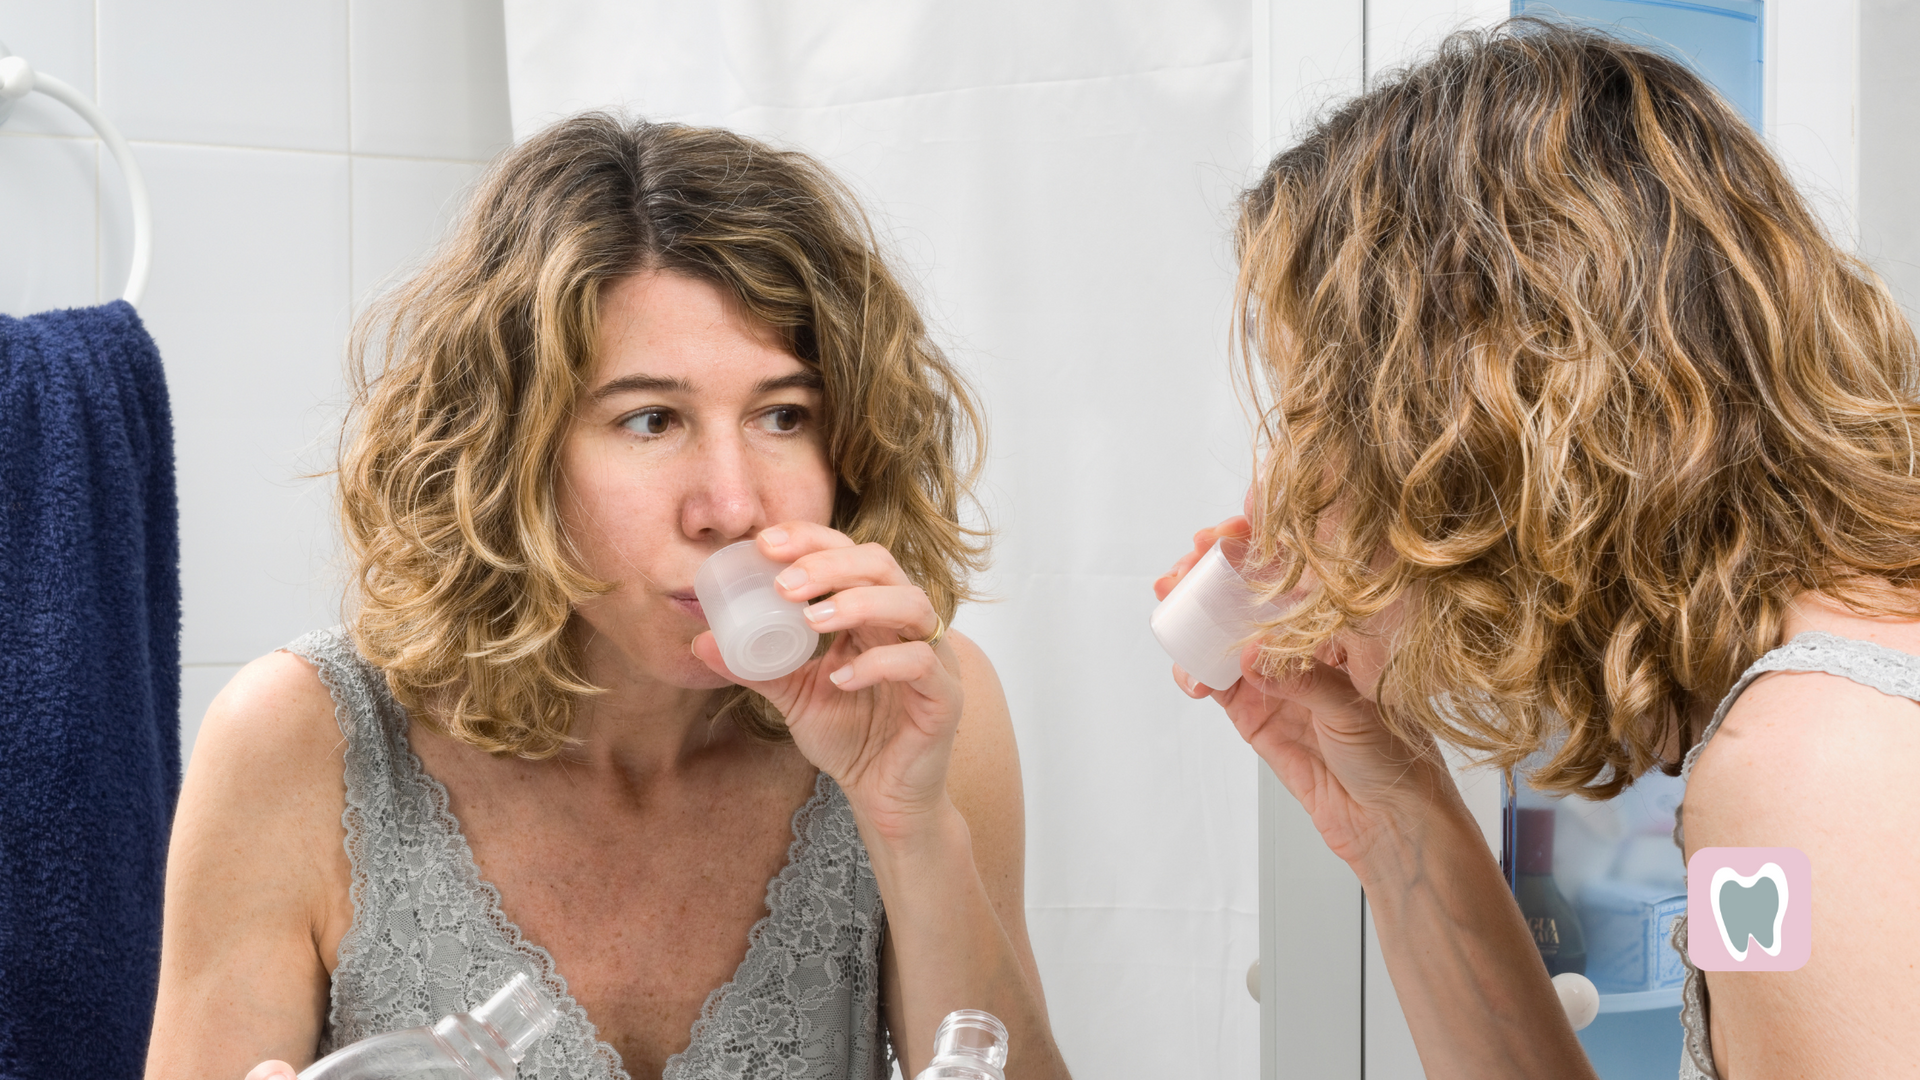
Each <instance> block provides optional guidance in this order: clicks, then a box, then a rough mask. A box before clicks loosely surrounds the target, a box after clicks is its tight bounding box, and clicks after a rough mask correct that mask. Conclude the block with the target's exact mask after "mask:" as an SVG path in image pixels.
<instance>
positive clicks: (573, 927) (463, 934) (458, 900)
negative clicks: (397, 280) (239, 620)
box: [148, 115, 1066, 1080]
mask: <svg viewBox="0 0 1920 1080" xmlns="http://www.w3.org/2000/svg"><path fill="white" fill-rule="evenodd" d="M356 350H357V352H358V353H359V354H360V355H361V356H362V357H363V358H365V357H368V356H370V355H375V356H379V357H381V358H383V359H384V361H385V364H384V370H383V371H382V372H381V373H380V374H379V375H378V376H377V377H375V378H372V379H371V380H370V381H363V383H362V387H361V393H360V395H359V397H358V403H357V406H356V413H355V416H354V417H353V419H352V422H351V432H352V434H351V437H350V439H349V440H348V441H347V442H346V443H345V444H344V451H343V455H342V460H341V466H340V473H339V475H340V487H339V492H340V494H339V498H340V515H341V520H342V522H343V525H344V529H345V533H346V540H347V550H348V551H349V553H350V555H351V558H352V560H353V565H354V568H355V574H354V576H353V584H354V586H355V590H356V597H355V599H356V601H357V602H356V604H355V610H354V614H353V617H352V622H351V624H350V627H348V628H345V629H342V630H337V631H331V632H323V633H319V634H315V635H309V636H308V637H306V638H303V639H301V640H300V641H298V642H295V643H294V644H293V645H291V646H289V647H288V649H287V650H285V651H280V652H276V653H273V654H271V655H269V656H266V657H263V658H261V659H260V660H257V661H255V662H254V663H253V664H251V665H249V666H248V667H247V668H246V669H244V670H243V671H242V672H241V673H240V674H239V675H238V676H236V677H235V679H234V681H233V682H232V683H231V684H230V685H229V686H228V687H227V688H226V689H225V690H224V691H223V692H222V693H221V695H220V697H219V698H218V699H217V700H216V701H215V703H214V705H213V707H212V708H211V709H210V711H209V713H208V715H207V718H206V721H205V724H204V726H203V727H202V728H201V733H200V737H199V743H198V744H197V746H196V749H195V754H194V758H193V764H192V768H191V770H190V771H189V773H188V775H187V777H186V783H185V790H184V792H183V794H182V798H181V802H180V808H179V811H178V816H177V818H176V823H175V830H174V836H173V845H172V852H171V859H170V863H169V866H168V881H167V907H166V921H165V930H164V945H163V949H162V960H161V985H160V992H159V1004H158V1009H157V1016H156V1020H155V1024H154V1036H153V1043H152V1048H151V1051H150V1055H149V1060H148V1076H149V1077H151V1078H153V1080H161V1078H187V1077H192V1078H196V1080H197V1078H203V1077H219V1076H227V1077H235V1078H238V1077H241V1076H243V1075H250V1076H252V1077H253V1078H255V1080H260V1078H263V1077H269V1076H279V1075H291V1074H292V1072H293V1071H294V1070H295V1069H296V1068H298V1067H301V1066H303V1065H304V1064H305V1063H307V1062H309V1061H312V1060H313V1059H314V1058H315V1057H317V1056H318V1055H321V1054H324V1053H326V1052H328V1051H330V1050H332V1049H335V1048H337V1047H339V1046H342V1045H345V1044H347V1043H349V1042H352V1041H355V1040H357V1039H360V1038H363V1037H365V1036H367V1035H371V1034H375V1033H378V1032H380V1031H385V1030H392V1029H395V1028H401V1027H407V1026H412V1025H417V1024H422V1023H430V1022H432V1021H433V1020H435V1019H437V1018H438V1017H439V1016H441V1015H444V1014H446V1013H450V1012H455V1011H462V1010H464V1009H466V1008H468V1007H470V1006H472V1005H473V1004H476V1003H478V1002H479V1001H481V1000H484V999H485V998H486V997H487V996H489V995H490V994H491V993H492V992H493V991H494V990H495V989H496V988H497V987H499V986H500V985H502V984H504V983H505V981H506V980H507V978H508V977H509V976H511V975H512V974H513V973H514V972H516V971H526V972H528V973H529V974H531V975H533V976H534V977H535V978H536V979H537V980H539V981H540V982H542V983H543V984H544V986H545V987H546V989H547V992H548V993H549V994H550V995H551V996H553V997H554V998H555V999H556V1000H557V1001H558V1002H559V1003H560V1005H561V1007H562V1012H563V1015H562V1018H561V1021H560V1023H559V1025H558V1027H557V1029H556V1030H555V1031H554V1032H553V1033H552V1034H551V1035H549V1036H548V1037H547V1038H546V1039H545V1040H544V1041H543V1042H542V1043H540V1044H539V1045H538V1046H536V1047H535V1048H534V1051H533V1052H532V1054H531V1055H530V1056H529V1057H528V1058H527V1060H526V1061H524V1062H523V1063H522V1065H521V1075H522V1076H529V1077H531V1076H538V1077H561V1076H567V1077H596V1078H598V1077H614V1078H624V1077H627V1076H633V1077H642V1076H649V1077H651V1076H663V1075H664V1076H667V1077H701V1078H705V1077H717V1076H727V1077H778V1076H791V1075H800V1074H801V1073H803V1072H804V1074H805V1075H807V1076H820V1077H860V1078H868V1077H880V1076H884V1075H885V1074H886V1070H887V1068H888V1060H887V1059H888V1056H889V1051H888V1042H889V1040H891V1045H892V1049H893V1051H894V1052H896V1053H897V1054H898V1056H899V1059H900V1061H901V1064H902V1066H903V1067H904V1068H905V1069H906V1071H907V1072H908V1073H909V1074H912V1073H914V1072H917V1071H919V1070H920V1069H921V1068H923V1067H924V1066H925V1065H926V1063H927V1061H928V1059H929V1057H930V1055H931V1043H932V1037H933V1033H934V1030H935V1028H936V1026H937V1025H938V1024H939V1022H940V1020H941V1018H942V1017H943V1016H944V1015H945V1014H946V1013H947V1012H948V1011H950V1010H953V1009H957V1008H978V1009H986V1010H988V1011H990V1012H992V1013H994V1014H995V1015H996V1016H998V1017H1000V1018H1001V1019H1002V1020H1003V1021H1005V1022H1006V1024H1007V1027H1008V1028H1009V1029H1010V1032H1011V1046H1012V1053H1011V1057H1010V1058H1009V1062H1008V1075H1009V1076H1010V1077H1012V1076H1019V1077H1061V1076H1065V1075H1066V1073H1065V1070H1064V1067H1063V1066H1062V1064H1061V1061H1060V1057H1059V1053H1058V1052H1057V1050H1055V1048H1054V1046H1053V1043H1052V1040H1051V1036H1050V1035H1049V1032H1048V1029H1047V1020H1046V1013H1045V1008H1044V1005H1043V1003H1042V998H1041V994H1040V987H1039V979H1038V976H1037V973H1036V971H1035V967H1034V961H1033V956H1032V952H1031V950H1030V948H1029V946H1028V943H1027V936H1026V930H1025V927H1024V922H1023V916H1022V898H1021V876H1022V819H1021V801H1020V798H1021V797H1020V784H1019V771H1018V764H1017V760H1016V757H1015V750H1014V744H1013V736H1012V731H1011V728H1010V725H1009V720H1008V716H1007V709H1006V704H1005V700H1004V698H1003V696H1002V694H1001V691H1000V688H999V685H998V683H997V681H996V678H995V676H994V672H993V667H992V665H991V664H990V663H989V662H988V661H987V658H986V657H985V656H984V655H982V654H981V652H980V650H979V649H978V648H977V647H975V646H974V645H973V644H971V643H970V642H968V641H967V640H966V639H965V638H963V637H961V636H960V635H958V634H951V633H943V629H944V628H945V626H946V624H947V620H948V619H949V618H950V617H951V616H952V613H953V610H954V607H955V605H956V604H957V603H958V602H959V601H960V600H962V599H964V598H965V597H966V595H967V590H966V584H965V574H966V572H967V571H968V570H969V569H972V568H975V567H977V566H978V565H979V563H980V561H981V559H982V556H983V554H984V544H983V543H982V542H981V541H980V540H979V539H978V538H977V537H974V536H972V535H970V534H969V533H968V531H967V530H965V529H963V528H962V527H961V526H960V525H959V524H958V523H957V521H956V514H957V511H958V509H959V503H960V501H961V500H962V499H963V498H965V497H966V494H967V487H966V485H967V481H968V476H969V474H968V472H967V471H966V470H965V469H964V468H963V464H964V461H963V459H962V457H961V452H962V450H963V448H964V447H965V446H966V445H967V442H966V438H967V436H969V435H970V434H977V428H978V418H977V411H976V409H975V406H974V405H973V403H972V402H971V401H970V400H969V398H968V397H967V395H966V393H965V391H964V388H963V387H962V385H961V383H960V381H959V379H958V377H957V375H956V374H955V372H954V371H953V369H952V368H951V367H950V366H949V365H948V364H947V363H946V361H945V360H944V359H943V358H942V357H941V356H940V354H939V353H938V351H937V350H936V349H935V348H934V347H933V346H932V344H931V343H930V342H929V340H928V338H927V336H926V333H925V330H924V327H923V324H922V322H921V320H920V318H919V316H918V315H917V314H916V312H915V311H914V308H913V306H912V304H911V302H910V301H909V299H908V298H907V295H906V293H905V291H904V290H903V289H902V288H901V286H900V285H899V284H898V283H897V281H896V280H895V279H894V277H893V276H892V275H891V274H890V272H889V271H888V269H887V268H886V266H885V265H884V263H883V262H882V260H881V257H880V255H879V254H878V252H877V250H876V249H875V246H874V241H873V239H872V237H871V234H870V233H869V231H868V230H867V228H866V227H865V224H864V219H863V218H862V217H861V216H860V213H859V211H858V209H857V208H856V207H855V206H854V205H853V203H852V201H851V200H850V198H849V197H848V196H847V195H846V194H845V192H844V190H843V189H842V188H841V187H840V186H839V185H838V184H837V183H836V182H834V181H833V180H832V179H830V178H829V177H828V176H827V175H826V174H825V173H824V172H823V171H822V170H821V168H820V167H819V166H818V165H816V164H814V163H812V162H811V161H809V160H808V159H806V158H804V157H803V156H801V155H798V154H792V153H782V152H777V151H775V150H772V149H770V148H768V147H766V146H763V145H760V144H758V143H755V142H753V141H751V140H748V139H745V138H742V137H740V136H737V135H733V134H729V133H727V132H724V131H716V130H702V129H695V128H686V127H679V126H673V125H655V124H646V123H629V122H625V121H621V120H617V119H614V118H611V117H607V116H603V115H586V116H582V117H578V118H575V119H572V120H569V121H566V122H564V123H561V124H559V125H557V126H555V127H554V128H551V129H549V130H548V131H546V132H544V133H543V134H541V135H539V136H536V137H535V138H533V139H531V140H529V141H528V142H526V143H525V144H523V145H521V146H520V147H518V148H516V149H515V150H513V151H511V152H510V153H509V154H507V155H506V156H505V157H504V159H503V160H502V161H501V162H500V163H498V164H497V165H496V166H495V168H494V169H493V171H492V172H491V174H490V175H489V177H488V179H487V180H486V181H485V182H484V183H483V184H482V186H481V188H480V190H479V192H478V194H477V195H476V197H475V199H474V202H473V204H472V207H471V209H470V210H469V212H468V214H467V217H466V219H465V220H464V222H463V223H462V225H461V226H460V228H459V231H458V233H457V235H456V236H455V237H454V238H453V239H452V240H451V242H450V243H449V244H448V245H447V246H446V247H445V248H444V249H443V250H442V251H441V252H440V253H439V254H438V255H437V256H436V257H435V258H434V260H433V261H432V262H431V263H430V264H429V265H428V266H427V267H426V268H425V269H424V270H423V271H422V272H421V273H420V274H419V275H418V276H417V277H416V278H415V279H413V280H412V281H411V282H410V283H408V284H407V285H406V286H405V287H404V288H402V289H400V290H398V291H397V292H396V293H395V294H394V295H393V296H392V297H391V298H390V299H389V300H388V301H387V302H386V304H385V305H384V308H383V311H382V313H381V314H380V315H379V316H378V317H377V318H376V319H375V320H374V321H372V322H370V323H367V324H363V332H362V333H360V334H359V335H357V337H356ZM740 541H751V542H753V543H755V544H757V545H758V548H759V550H760V551H761V552H762V553H763V554H765V555H766V556H768V557H769V558H771V559H774V560H776V561H777V562H780V563H786V564H791V566H790V567H789V568H788V569H787V570H786V571H785V572H784V573H783V574H782V575H781V577H780V582H781V585H782V588H783V593H784V595H785V596H786V597H787V598H789V599H792V600H796V601H807V602H810V606H809V607H808V608H807V616H808V618H809V620H810V621H811V622H812V624H813V625H814V626H815V627H816V628H817V629H818V630H820V631H821V632H822V634H823V635H824V636H826V637H827V638H828V640H830V641H831V647H826V648H824V651H823V653H822V654H821V655H818V656H817V657H816V658H814V659H813V660H811V661H809V662H808V663H807V664H806V665H805V666H803V667H802V668H800V669H799V670H798V671H796V672H794V673H793V674H791V675H789V676H786V677H784V678H781V679H776V680H773V681H770V682H754V683H747V682H744V681H743V680H741V679H739V678H736V677H733V676H732V675H730V674H729V672H728V670H727V668H726V666H725V664H724V663H723V662H722V660H721V659H720V653H719V650H718V648H717V647H716V645H715V643H714V641H713V637H712V635H711V634H710V633H708V632H706V622H705V620H704V618H703V616H702V612H701V609H700V605H699V602H698V600H697V599H696V598H695V596H694V593H693V590H692V585H693V577H694V571H695V570H696V568H698V567H699V566H700V564H701V563H702V562H703V561H704V560H705V559H706V558H707V556H709V555H711V554H712V553H713V552H715V551H717V550H719V549H720V548H722V547H725V546H727V545H729V544H732V543H736V542H740ZM343 780H344V782H343ZM343 826H344V831H343ZM883 1018H884V1019H883ZM250 1067H252V1071H251V1073H249V1068H250Z"/></svg>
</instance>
